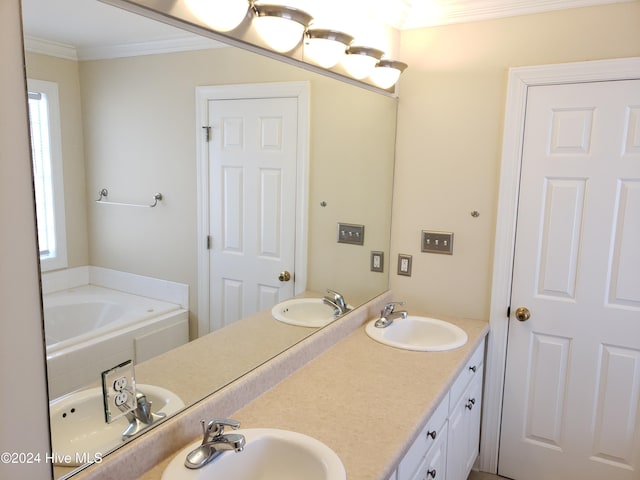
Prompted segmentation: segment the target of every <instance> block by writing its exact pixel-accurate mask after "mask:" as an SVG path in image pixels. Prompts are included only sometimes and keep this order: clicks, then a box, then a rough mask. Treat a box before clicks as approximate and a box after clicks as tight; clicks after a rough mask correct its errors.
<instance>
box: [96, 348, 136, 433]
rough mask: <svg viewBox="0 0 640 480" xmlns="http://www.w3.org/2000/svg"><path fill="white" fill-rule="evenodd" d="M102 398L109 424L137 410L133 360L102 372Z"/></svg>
mask: <svg viewBox="0 0 640 480" xmlns="http://www.w3.org/2000/svg"><path fill="white" fill-rule="evenodd" d="M102 397H103V400H104V419H105V421H106V422H107V423H112V422H114V421H116V420H118V419H119V418H121V417H123V416H125V415H126V414H127V413H129V412H131V411H133V410H135V408H136V407H137V401H136V380H135V376H134V368H133V361H132V360H127V361H126V362H123V363H121V364H120V365H116V366H115V367H113V368H110V369H109V370H105V371H104V372H102Z"/></svg>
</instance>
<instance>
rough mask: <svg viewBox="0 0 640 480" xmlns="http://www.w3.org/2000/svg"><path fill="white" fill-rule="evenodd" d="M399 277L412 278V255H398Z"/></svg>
mask: <svg viewBox="0 0 640 480" xmlns="http://www.w3.org/2000/svg"><path fill="white" fill-rule="evenodd" d="M398 275H404V276H405V277H410V276H411V255H405V254H403V253H400V254H398Z"/></svg>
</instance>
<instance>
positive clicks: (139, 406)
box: [120, 390, 167, 440]
mask: <svg viewBox="0 0 640 480" xmlns="http://www.w3.org/2000/svg"><path fill="white" fill-rule="evenodd" d="M152 403H153V402H151V401H150V400H147V396H146V395H145V394H144V393H142V392H141V391H140V390H138V391H137V392H136V408H135V409H134V410H132V411H130V412H127V413H126V414H125V417H126V418H127V420H129V426H128V427H127V428H126V429H125V430H124V432H122V440H126V439H127V438H130V437H133V436H134V435H136V434H138V433H140V432H141V431H142V430H144V429H145V428H147V427H148V426H150V425H152V424H153V423H155V422H157V421H158V420H162V419H163V418H165V417H166V416H167V414H166V413H162V412H160V413H153V412H152V411H151V404H152ZM120 408H121V409H122V410H126V407H124V406H122V407H120Z"/></svg>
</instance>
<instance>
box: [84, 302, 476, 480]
mask: <svg viewBox="0 0 640 480" xmlns="http://www.w3.org/2000/svg"><path fill="white" fill-rule="evenodd" d="M388 300H389V295H388V294H386V295H382V296H380V297H378V298H377V299H375V300H373V301H372V302H370V303H369V304H367V305H365V306H364V307H361V308H358V309H356V310H355V311H354V312H351V313H349V314H348V315H346V316H345V317H344V318H343V319H342V320H341V321H340V322H336V324H335V325H331V326H329V327H328V328H326V329H323V330H322V331H320V332H318V333H317V334H315V335H313V336H312V337H310V338H309V339H307V340H305V341H304V342H302V343H301V344H299V345H297V346H296V347H294V348H293V349H291V350H290V351H288V352H285V353H284V354H282V355H281V356H279V357H277V358H276V359H274V360H272V361H271V362H269V363H268V364H265V365H263V366H262V367H261V368H260V369H258V370H261V371H254V372H252V373H251V374H249V375H248V376H247V378H243V379H241V380H239V381H238V382H239V383H243V382H245V383H247V382H248V383H251V384H253V386H251V385H245V387H243V388H239V389H238V390H236V391H235V392H231V393H230V394H229V395H226V393H225V391H221V392H219V393H217V394H215V395H213V396H211V397H209V398H207V399H205V400H204V401H203V402H201V403H200V404H198V405H196V406H194V407H192V408H190V409H187V410H186V411H185V412H183V413H182V414H180V415H178V416H176V417H174V418H172V419H170V420H169V421H167V422H165V423H164V424H161V425H159V426H158V427H156V428H155V429H154V431H152V432H150V433H149V434H147V435H146V436H145V438H143V439H140V441H139V442H136V443H134V444H132V445H131V446H130V447H124V448H121V449H120V450H118V451H117V452H115V453H114V454H112V455H109V456H108V457H106V458H105V460H104V462H103V464H102V465H96V466H92V467H89V468H88V469H86V470H85V471H83V472H80V473H79V474H78V476H77V477H74V478H78V479H80V478H82V479H84V478H99V477H100V476H104V475H105V474H106V473H108V474H109V475H112V476H114V477H115V476H118V478H140V479H142V480H157V479H160V478H161V476H162V472H163V471H164V469H165V468H166V466H167V465H168V464H169V462H170V461H171V459H172V458H173V457H174V456H175V454H176V452H178V451H180V450H182V449H183V448H184V447H185V446H186V445H187V444H188V443H190V442H192V441H194V440H196V439H197V438H198V437H199V436H200V435H201V433H200V432H199V430H200V424H199V421H200V420H201V419H205V420H209V419H210V418H215V417H217V418H220V417H231V418H234V419H235V420H238V421H239V422H240V423H241V426H242V428H277V429H284V430H291V431H294V432H300V433H302V434H306V435H308V436H311V437H313V438H316V439H318V440H319V441H321V442H323V443H324V444H326V445H327V446H329V447H330V448H331V449H333V450H334V451H335V452H336V453H337V454H338V456H339V457H340V459H341V461H342V463H343V464H344V467H345V469H346V473H347V478H348V479H349V480H371V479H381V480H387V479H390V480H400V479H411V480H413V479H420V480H422V479H427V480H428V479H430V478H433V475H430V474H429V473H428V472H429V471H432V470H434V468H435V470H436V474H435V478H438V479H440V478H448V479H450V480H458V479H460V480H464V479H465V478H466V476H463V475H466V473H468V469H469V468H470V466H471V464H472V463H473V461H474V460H475V457H476V454H477V452H478V430H479V415H480V413H479V412H480V406H481V405H480V404H481V388H482V365H483V358H484V339H485V336H486V334H487V331H488V324H487V323H486V322H482V321H478V320H468V319H455V318H445V319H446V320H448V321H451V322H452V323H454V324H456V325H458V326H459V327H461V328H462V329H463V330H465V332H466V333H467V335H468V341H467V343H466V344H465V345H463V346H462V347H460V348H457V349H454V350H449V351H444V352H414V351H406V350H400V349H397V348H393V347H389V346H387V345H383V344H380V343H378V342H375V341H373V340H372V339H371V338H369V337H368V336H367V335H366V333H365V327H364V325H365V324H366V323H367V321H369V320H370V319H371V318H373V317H374V316H375V315H376V313H379V311H380V306H381V304H383V303H385V302H386V301H388ZM412 313H414V312H412ZM415 313H420V312H415ZM280 357H282V358H280ZM314 357H315V358H314ZM278 362H282V363H278ZM296 364H298V366H300V368H296ZM252 375H253V376H254V378H253V380H252V379H251V378H249V377H251V376H252ZM277 376H281V378H280V379H279V380H276V382H275V383H270V380H269V377H277ZM238 382H236V383H238ZM230 388H233V386H230ZM247 388H252V389H254V394H253V396H252V398H248V397H246V389H247ZM225 395H226V398H225ZM245 398H246V401H245ZM470 399H474V402H472V408H468V407H467V405H468V404H469V403H470ZM240 405H243V406H241V407H239V406H240ZM467 412H471V415H468V414H467ZM432 431H435V432H436V434H435V435H433V434H432V433H431V432H432ZM181 437H182V438H181ZM432 437H435V438H432ZM185 438H186V441H185V440H184V439H185ZM160 452H166V453H162V455H163V456H162V457H159V458H157V460H153V461H152V459H150V458H149V456H152V457H153V456H154V455H160V454H161V453H160ZM233 454H234V455H242V453H237V454H236V453H233ZM140 462H149V463H150V465H149V466H148V467H146V469H145V468H144V467H143V466H142V465H140V464H139V463H140ZM438 462H439V463H438ZM434 465H435V467H434ZM447 468H448V469H449V470H450V471H451V474H449V472H446V477H445V470H446V469H447ZM136 469H137V470H136ZM145 470H146V472H145ZM136 471H139V472H140V473H136ZM465 472H466V473H465ZM425 475H429V476H425Z"/></svg>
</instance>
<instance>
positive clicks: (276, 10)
mask: <svg viewBox="0 0 640 480" xmlns="http://www.w3.org/2000/svg"><path fill="white" fill-rule="evenodd" d="M252 9H253V12H254V14H255V17H254V19H253V24H254V26H255V28H256V30H257V31H258V34H259V35H260V37H262V39H263V40H264V41H265V42H267V44H268V45H269V47H271V48H272V49H273V50H275V51H277V52H280V53H285V52H289V51H291V50H293V49H294V48H295V47H296V46H297V45H298V44H299V43H300V41H301V40H302V36H303V35H304V32H305V30H306V29H307V27H308V26H309V24H310V23H311V20H313V17H312V16H311V15H309V14H308V13H307V12H304V11H302V10H299V9H297V8H294V7H288V6H285V5H271V4H257V3H253V4H252Z"/></svg>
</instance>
